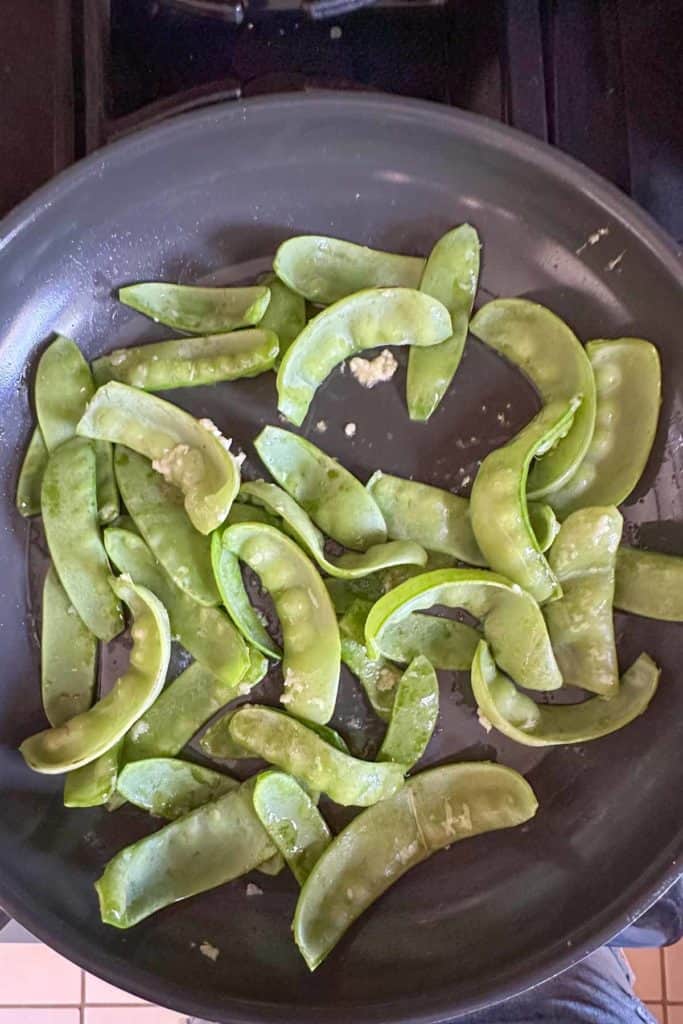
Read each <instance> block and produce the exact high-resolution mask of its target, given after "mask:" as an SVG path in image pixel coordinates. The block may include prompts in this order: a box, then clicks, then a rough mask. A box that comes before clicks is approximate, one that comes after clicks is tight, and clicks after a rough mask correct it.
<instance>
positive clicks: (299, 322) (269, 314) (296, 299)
mask: <svg viewBox="0 0 683 1024" xmlns="http://www.w3.org/2000/svg"><path fill="white" fill-rule="evenodd" d="M261 284H265V285H266V286H267V287H268V288H269V289H270V302H269V303H268V308H267V310H266V311H265V313H264V314H263V316H262V317H261V322H260V326H261V328H262V330H269V331H273V332H274V333H275V334H276V335H277V339H278V342H279V353H277V354H276V360H275V361H276V364H278V363H279V362H280V361H281V359H282V357H283V355H284V354H285V352H286V351H287V349H288V348H289V346H290V345H291V344H292V342H293V341H294V339H295V338H296V337H298V335H299V334H301V332H302V331H303V329H304V327H305V326H306V301H305V299H303V298H302V296H301V295H298V294H297V293H296V292H295V291H292V289H291V288H288V287H287V285H286V284H285V283H284V282H283V281H281V280H280V278H279V277H277V276H276V275H275V274H265V275H264V276H263V278H262V279H261Z"/></svg>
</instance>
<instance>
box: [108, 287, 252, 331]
mask: <svg viewBox="0 0 683 1024" xmlns="http://www.w3.org/2000/svg"><path fill="white" fill-rule="evenodd" d="M119 300H120V301H121V302H123V303H125V304H126V306H130V307H131V309H136V310H137V311H138V313H144V314H145V316H149V317H151V318H152V320H155V321H156V322H157V323H159V324H166V326H167V327H174V328H175V329H176V330H178V331H187V332H188V333H189V334H222V333H224V332H225V331H234V330H235V328H237V327H250V326H252V325H253V324H257V323H258V322H259V321H260V320H261V318H262V316H263V314H264V313H265V311H266V310H267V308H268V303H269V302H270V290H269V289H268V288H264V287H263V286H262V285H255V286H252V287H250V288H199V287H197V286H196V285H185V284H166V283H165V282H163V281H146V282H144V283H143V284H132V285H128V287H127V288H119Z"/></svg>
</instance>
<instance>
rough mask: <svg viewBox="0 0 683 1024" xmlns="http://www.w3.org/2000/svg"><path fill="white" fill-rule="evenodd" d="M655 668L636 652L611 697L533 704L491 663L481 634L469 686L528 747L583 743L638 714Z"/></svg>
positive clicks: (495, 720)
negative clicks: (574, 702)
mask: <svg viewBox="0 0 683 1024" xmlns="http://www.w3.org/2000/svg"><path fill="white" fill-rule="evenodd" d="M658 682H659V669H658V668H657V666H656V665H655V663H654V661H653V660H652V658H650V657H649V656H648V655H647V654H641V655H640V657H639V658H637V659H636V660H635V661H634V662H633V664H632V665H631V667H630V668H629V669H628V670H627V671H626V672H625V673H624V674H623V676H622V677H621V682H620V684H619V689H618V690H617V692H616V694H615V695H614V696H613V697H611V698H610V700H602V699H601V698H600V697H590V698H589V699H588V700H586V701H584V702H583V703H582V704H536V703H534V701H533V700H532V699H531V698H530V697H527V696H526V694H524V693H520V691H519V690H518V689H517V687H516V686H515V685H514V683H512V682H511V681H510V680H509V679H508V678H507V676H504V675H503V674H502V673H501V672H499V671H498V670H497V668H496V664H495V662H494V660H493V658H492V657H491V655H490V653H489V649H488V646H487V644H486V643H485V642H484V641H483V640H482V642H481V643H480V645H479V647H478V649H477V653H476V654H475V656H474V661H473V662H472V691H473V693H474V696H475V699H476V701H477V704H478V706H479V711H480V713H481V714H482V715H484V717H485V719H486V720H487V721H488V722H490V723H491V725H493V726H494V728H496V729H498V731H499V732H502V733H503V734H504V735H505V736H509V737H510V739H512V740H516V741H517V743H522V744H524V745H525V746H527V747H548V746H556V745H558V744H561V743H585V742H587V741H588V740H596V739H599V738H600V737H601V736H608V735H609V733H611V732H616V731H617V729H622V728H623V727H624V726H625V725H628V724H629V722H632V721H633V719H634V718H637V717H638V715H642V714H643V712H644V711H645V710H646V708H647V706H648V704H649V703H650V701H651V700H652V698H653V697H654V695H655V691H656V689H657V684H658Z"/></svg>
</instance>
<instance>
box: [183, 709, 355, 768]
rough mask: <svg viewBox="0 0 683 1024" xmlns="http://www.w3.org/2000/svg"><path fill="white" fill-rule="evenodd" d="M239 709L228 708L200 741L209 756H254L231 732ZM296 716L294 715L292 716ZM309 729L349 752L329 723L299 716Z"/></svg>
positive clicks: (224, 758) (239, 758) (237, 758)
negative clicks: (323, 723) (321, 723)
mask: <svg viewBox="0 0 683 1024" xmlns="http://www.w3.org/2000/svg"><path fill="white" fill-rule="evenodd" d="M238 711H239V707H236V708H228V709H227V710H226V711H224V712H223V714H222V715H220V716H219V717H218V718H217V719H216V721H215V722H212V723H211V725H210V726H209V728H208V729H207V730H206V732H205V733H204V735H203V736H202V738H201V739H200V741H199V746H200V748H201V750H202V752H203V753H204V754H206V756H207V757H213V758H217V759H218V760H219V761H242V760H248V759H252V760H253V758H254V754H253V753H252V751H251V750H250V749H249V748H248V747H245V746H242V744H241V743H238V742H237V741H236V740H235V739H234V738H233V736H232V733H231V732H230V722H231V720H232V716H233V715H234V714H236V713H237V712H238ZM292 717H294V716H292ZM296 720H297V722H301V724H302V725H305V726H306V728H307V729H311V730H312V732H314V733H315V734H316V736H320V738H321V739H322V740H324V741H325V743H329V745H330V746H331V747H334V748H335V750H340V751H341V752H342V754H348V753H349V748H348V746H347V744H346V740H345V739H344V737H343V736H340V735H339V733H338V732H337V731H336V729H331V728H330V726H329V725H320V724H319V723H318V722H309V721H308V720H307V719H301V718H297V719H296Z"/></svg>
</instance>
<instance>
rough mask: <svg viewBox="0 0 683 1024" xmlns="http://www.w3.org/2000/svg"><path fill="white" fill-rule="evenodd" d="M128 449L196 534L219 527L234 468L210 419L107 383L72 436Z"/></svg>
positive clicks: (235, 478)
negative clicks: (148, 465) (170, 493)
mask: <svg viewBox="0 0 683 1024" xmlns="http://www.w3.org/2000/svg"><path fill="white" fill-rule="evenodd" d="M77 432H78V433H79V434H81V435H82V436H84V437H93V438H99V439H102V440H105V441H112V442H114V443H115V444H122V445H125V446H126V447H127V448H132V449H133V451H135V452H138V454H139V455H144V456H145V457H146V458H148V459H150V460H151V461H152V465H153V467H154V469H156V470H157V472H159V473H161V475H162V476H163V477H164V478H165V479H166V480H168V481H169V483H172V484H175V486H176V487H179V488H180V490H181V491H182V492H183V494H184V496H185V509H186V511H187V514H188V515H189V517H190V519H191V521H192V523H193V525H194V526H195V527H196V528H197V529H198V530H199V532H200V533H211V531H212V530H214V529H215V528H216V527H217V526H220V524H221V523H222V522H223V520H224V519H225V517H226V516H227V514H228V512H229V511H230V505H231V504H232V501H233V499H234V498H235V496H236V494H237V491H238V490H239V481H240V471H239V463H238V461H237V460H236V459H235V457H234V456H233V455H231V454H230V450H229V449H230V441H228V440H226V438H224V437H223V435H222V434H221V433H220V431H219V430H218V428H217V427H215V426H214V424H213V423H212V422H211V420H196V419H195V418H194V416H190V414H189V413H187V412H185V410H184V409H180V408H179V407H178V406H177V405H172V404H171V403H170V402H165V401H164V399H163V398H158V397H157V396H156V395H150V394H148V393H147V392H146V391H139V390H138V389H137V388H131V387H129V385H128V384H119V382H118V381H110V382H109V384H105V385H104V387H102V388H100V389H99V391H97V392H96V394H95V397H94V398H93V399H92V401H91V402H90V403H89V404H88V408H87V409H86V411H85V413H84V415H83V417H82V419H81V421H80V422H79V424H78V431H77Z"/></svg>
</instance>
